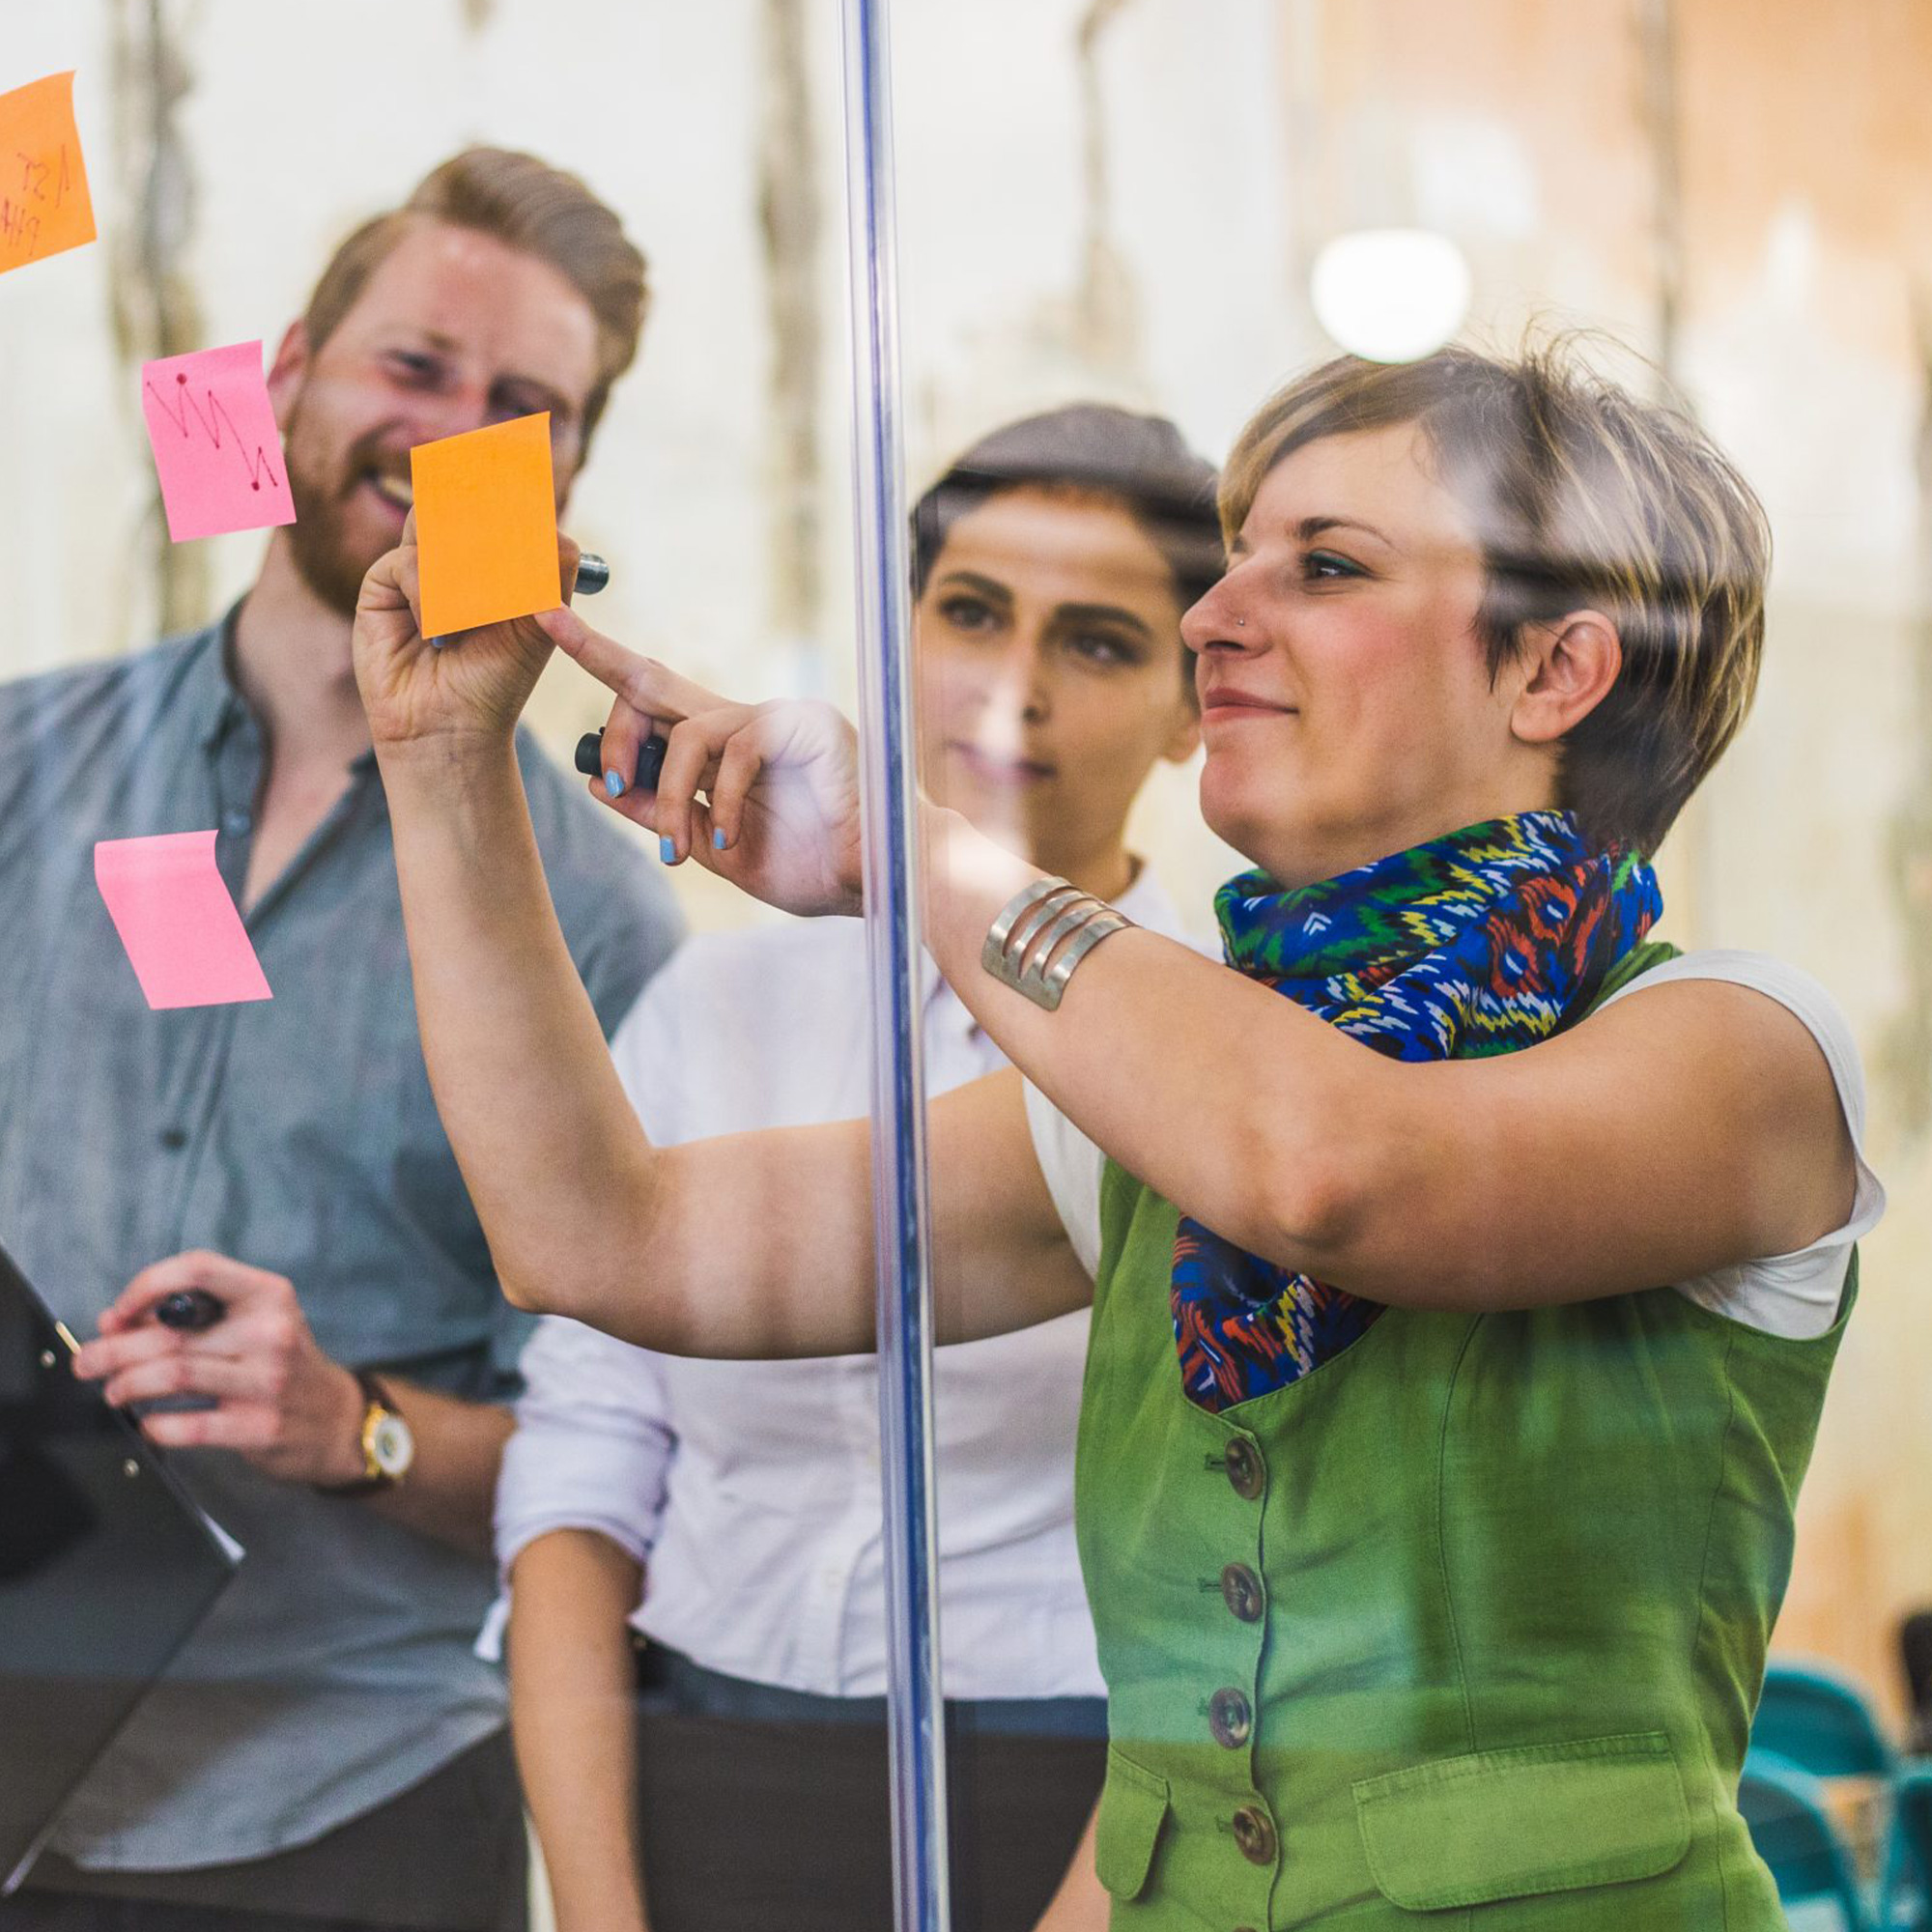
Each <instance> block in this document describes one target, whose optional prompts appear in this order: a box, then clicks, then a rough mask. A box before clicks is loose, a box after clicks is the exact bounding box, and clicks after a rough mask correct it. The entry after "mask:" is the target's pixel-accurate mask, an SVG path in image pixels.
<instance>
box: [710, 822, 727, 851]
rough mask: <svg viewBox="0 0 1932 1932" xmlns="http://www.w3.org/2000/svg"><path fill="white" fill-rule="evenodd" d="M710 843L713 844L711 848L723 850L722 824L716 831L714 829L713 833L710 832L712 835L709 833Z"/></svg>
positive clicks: (723, 834) (723, 835) (723, 833)
mask: <svg viewBox="0 0 1932 1932" xmlns="http://www.w3.org/2000/svg"><path fill="white" fill-rule="evenodd" d="M711 843H712V846H713V848H714V849H715V850H717V851H720V852H722V851H724V849H725V832H724V828H723V827H722V826H721V827H720V828H719V829H718V830H717V831H715V832H713V833H712V835H711Z"/></svg>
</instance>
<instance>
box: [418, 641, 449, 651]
mask: <svg viewBox="0 0 1932 1932" xmlns="http://www.w3.org/2000/svg"><path fill="white" fill-rule="evenodd" d="M448 641H449V639H447V638H425V639H423V642H424V643H426V644H427V645H428V646H429V647H430V649H431V650H433V651H440V650H441V648H442V647H443V645H444V644H446V643H447V642H448Z"/></svg>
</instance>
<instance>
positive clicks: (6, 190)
mask: <svg viewBox="0 0 1932 1932" xmlns="http://www.w3.org/2000/svg"><path fill="white" fill-rule="evenodd" d="M93 240H94V203H93V201H92V199H91V198H90V197H89V195H88V192H87V170H86V169H85V168H84V167H82V165H81V160H80V133H79V130H78V129H77V128H75V127H74V125H73V75H72V74H71V73H50V74H49V75H48V76H47V77H46V79H44V80H36V81H32V82H30V83H29V84H28V85H27V86H25V87H16V88H15V89H14V91H13V93H11V94H0V274H4V273H5V272H6V271H7V270H9V269H18V268H23V267H25V265H26V264H27V263H29V262H38V261H39V260H40V259H41V257H42V256H43V255H58V254H59V253H60V252H61V251H62V249H64V248H78V247H79V246H80V245H81V243H82V242H83V241H93Z"/></svg>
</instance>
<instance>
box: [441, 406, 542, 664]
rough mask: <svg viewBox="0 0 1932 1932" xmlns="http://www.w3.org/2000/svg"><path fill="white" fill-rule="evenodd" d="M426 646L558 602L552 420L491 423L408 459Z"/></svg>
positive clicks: (538, 418)
mask: <svg viewBox="0 0 1932 1932" xmlns="http://www.w3.org/2000/svg"><path fill="white" fill-rule="evenodd" d="M410 476H411V480H412V482H413V484H414V485H415V495H416V544H417V546H418V557H417V564H418V568H419V569H420V571H421V574H422V628H423V636H424V637H426V638H442V637H447V636H449V635H450V634H451V633H452V632H455V631H469V630H473V629H475V627H476V626H477V625H479V624H496V623H500V622H502V620H503V619H505V618H506V617H527V616H528V615H529V614H530V613H531V611H554V610H555V609H556V607H557V606H558V605H559V604H561V603H562V602H563V594H562V591H561V590H560V588H559V587H558V585H559V571H558V566H557V556H556V490H555V486H554V483H553V481H552V477H551V467H550V414H549V412H547V411H546V412H544V413H543V414H541V415H534V416H519V417H517V418H516V420H515V421H513V422H506V423H492V424H491V425H490V426H489V428H487V429H472V430H469V431H468V432H467V433H466V434H464V435H462V436H446V437H444V438H443V439H442V440H441V441H440V442H422V443H418V444H417V445H416V446H415V448H413V449H412V450H411V451H410Z"/></svg>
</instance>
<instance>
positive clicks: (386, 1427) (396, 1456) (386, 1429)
mask: <svg viewBox="0 0 1932 1932" xmlns="http://www.w3.org/2000/svg"><path fill="white" fill-rule="evenodd" d="M415 1453H416V1444H415V1437H414V1436H412V1435H411V1434H410V1425H409V1424H408V1423H407V1422H405V1421H404V1420H403V1418H402V1417H401V1416H400V1415H397V1414H395V1413H394V1412H393V1411H386V1412H385V1413H384V1414H383V1415H382V1416H381V1417H379V1418H378V1420H377V1423H376V1426H375V1428H374V1429H373V1430H371V1431H370V1433H369V1454H370V1456H371V1457H372V1458H373V1459H374V1462H375V1464H376V1466H377V1468H379V1469H380V1470H382V1472H383V1473H384V1475H385V1476H389V1477H396V1476H400V1475H401V1474H402V1473H403V1472H404V1470H406V1469H407V1468H408V1467H409V1466H410V1463H411V1462H412V1460H413V1458H414V1456H415Z"/></svg>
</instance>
